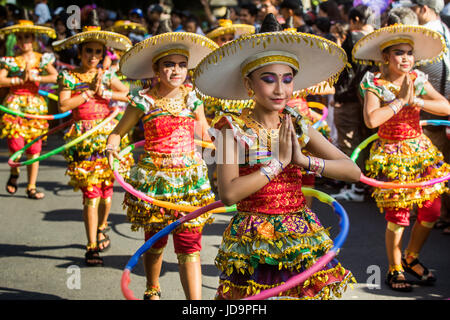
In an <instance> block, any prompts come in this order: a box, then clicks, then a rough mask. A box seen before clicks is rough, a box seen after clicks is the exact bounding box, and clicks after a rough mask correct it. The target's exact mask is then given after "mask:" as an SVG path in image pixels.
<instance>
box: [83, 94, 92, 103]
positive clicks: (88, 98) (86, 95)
mask: <svg viewBox="0 0 450 320" xmlns="http://www.w3.org/2000/svg"><path fill="white" fill-rule="evenodd" d="M81 97H82V98H83V99H84V102H85V103H86V102H88V101H89V100H91V97H90V96H89V95H88V93H87V92H86V91H83V93H82V94H81Z"/></svg>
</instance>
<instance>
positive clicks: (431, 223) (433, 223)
mask: <svg viewBox="0 0 450 320" xmlns="http://www.w3.org/2000/svg"><path fill="white" fill-rule="evenodd" d="M420 224H421V225H422V226H423V227H425V228H429V229H432V228H433V227H434V225H435V224H436V221H434V222H428V221H420Z"/></svg>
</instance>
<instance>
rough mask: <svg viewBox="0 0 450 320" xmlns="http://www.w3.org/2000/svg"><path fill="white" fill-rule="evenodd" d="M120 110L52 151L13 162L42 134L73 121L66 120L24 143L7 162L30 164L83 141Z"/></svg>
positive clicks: (117, 109) (40, 137)
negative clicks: (33, 157)
mask: <svg viewBox="0 0 450 320" xmlns="http://www.w3.org/2000/svg"><path fill="white" fill-rule="evenodd" d="M119 112H120V110H119V108H116V109H115V110H114V111H113V112H112V113H111V114H110V115H109V116H108V117H107V118H105V119H104V120H103V121H102V122H100V123H99V124H98V125H96V126H95V127H94V128H92V129H91V130H89V131H86V132H85V133H83V134H82V135H81V136H79V137H78V138H75V139H73V140H72V141H69V142H68V143H66V144H65V145H62V146H61V147H58V148H56V149H53V150H52V151H50V152H48V153H46V154H43V155H41V156H39V157H37V158H35V159H30V160H26V161H22V162H14V161H15V160H16V159H17V158H20V156H21V155H22V154H23V153H24V152H25V150H27V149H28V148H29V147H30V146H31V145H32V144H33V143H35V142H36V141H38V140H40V139H42V138H43V137H44V136H46V135H48V134H50V133H53V132H54V129H56V128H58V129H60V128H61V127H63V125H64V126H66V125H68V124H71V123H73V121H67V122H65V123H63V124H62V125H60V126H58V127H56V128H54V129H52V130H50V131H48V132H47V133H45V134H43V135H41V136H39V137H37V138H36V139H34V140H33V141H31V142H29V143H28V144H26V145H25V146H24V147H23V148H22V149H20V150H19V151H17V152H16V153H14V154H13V155H12V156H11V157H10V158H9V160H8V164H9V165H10V166H11V167H13V168H15V167H20V166H25V165H30V164H32V163H34V162H37V161H41V160H44V159H47V158H49V157H51V156H53V155H55V154H57V153H59V152H61V151H63V150H67V149H69V148H70V147H72V146H74V145H76V144H77V143H79V142H81V141H83V140H84V139H86V138H87V137H89V136H91V135H92V134H93V133H94V132H95V131H97V130H98V129H100V128H102V127H103V126H104V125H106V124H107V123H108V122H110V121H111V120H113V119H114V118H115V117H116V116H117V114H119Z"/></svg>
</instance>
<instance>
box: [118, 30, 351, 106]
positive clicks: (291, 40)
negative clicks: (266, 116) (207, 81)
mask: <svg viewBox="0 0 450 320" xmlns="http://www.w3.org/2000/svg"><path fill="white" fill-rule="evenodd" d="M277 41H280V42H281V43H284V44H286V45H290V44H292V45H295V44H298V43H301V42H305V43H307V44H308V45H309V46H310V47H314V46H315V47H317V48H319V49H320V50H325V51H327V52H328V53H329V54H330V55H332V56H337V57H339V59H340V60H341V61H342V62H343V65H342V67H341V68H340V70H338V71H337V72H336V73H334V74H331V75H330V76H329V77H328V78H327V79H324V80H323V81H322V82H320V84H318V85H315V86H312V87H310V88H304V89H301V90H298V91H296V92H294V94H293V98H300V97H306V96H307V95H309V94H315V93H317V92H320V91H321V90H323V88H324V87H326V86H327V85H328V86H330V87H332V86H334V84H335V83H336V82H337V80H338V78H339V75H340V74H341V73H342V71H343V70H344V68H345V67H347V66H348V65H349V64H348V60H347V54H346V53H345V51H344V49H342V48H341V47H340V46H338V45H337V44H336V43H334V42H332V41H330V40H328V39H325V38H323V37H320V36H316V35H313V34H309V33H300V32H297V33H293V32H290V31H280V32H267V33H257V34H251V35H243V36H241V37H240V38H239V39H237V40H234V41H231V42H228V43H226V44H225V45H223V46H221V47H220V48H218V49H216V50H214V51H213V52H212V53H210V54H209V55H207V56H206V57H204V58H203V59H202V60H201V61H200V63H199V64H198V66H197V68H195V71H194V75H193V78H192V82H193V86H194V88H195V93H196V95H197V97H198V98H199V99H200V100H202V101H203V103H204V104H205V105H206V104H212V105H227V108H230V109H234V110H236V109H242V108H243V107H244V106H248V105H249V104H251V103H252V101H251V99H249V98H244V99H240V100H238V99H235V100H234V99H222V98H216V97H212V96H208V95H207V94H205V93H203V92H201V91H200V90H199V89H198V86H197V85H196V83H195V82H196V78H198V77H199V76H200V75H201V74H202V73H203V72H204V71H205V70H207V69H208V67H209V65H213V64H216V63H218V62H219V61H221V60H222V59H223V58H224V57H226V56H229V55H233V54H236V53H237V52H238V50H243V49H244V47H243V45H242V44H243V43H250V45H252V46H253V47H257V46H258V47H261V46H262V47H264V48H265V49H266V48H267V47H268V46H270V44H271V43H272V42H273V43H276V42H277ZM121 62H122V61H121ZM249 100H250V101H249Z"/></svg>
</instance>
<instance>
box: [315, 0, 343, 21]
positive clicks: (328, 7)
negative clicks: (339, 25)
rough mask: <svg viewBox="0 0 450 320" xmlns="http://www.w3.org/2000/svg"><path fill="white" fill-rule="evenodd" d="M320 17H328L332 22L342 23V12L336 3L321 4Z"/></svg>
mask: <svg viewBox="0 0 450 320" xmlns="http://www.w3.org/2000/svg"><path fill="white" fill-rule="evenodd" d="M317 16H318V17H328V19H330V21H331V22H333V23H335V22H342V20H343V19H342V16H341V12H340V10H339V7H338V4H337V3H336V1H325V2H321V3H320V4H319V13H318V14H317Z"/></svg>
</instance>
